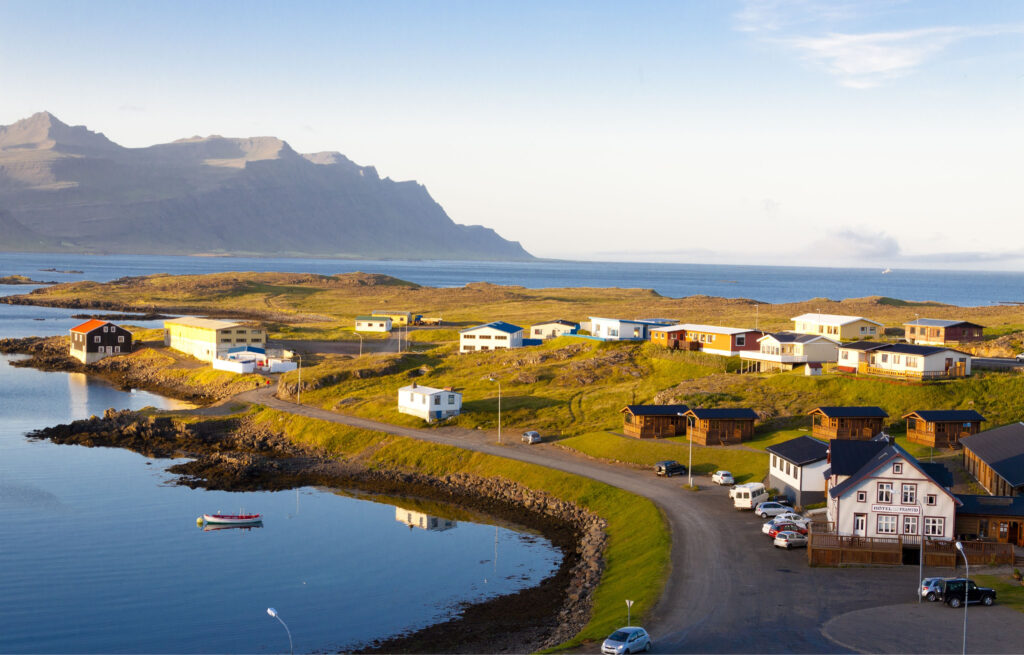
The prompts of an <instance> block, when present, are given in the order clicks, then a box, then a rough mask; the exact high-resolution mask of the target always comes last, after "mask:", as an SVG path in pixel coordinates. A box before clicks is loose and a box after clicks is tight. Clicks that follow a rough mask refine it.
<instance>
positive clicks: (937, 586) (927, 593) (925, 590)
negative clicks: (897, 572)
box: [921, 578, 945, 603]
mask: <svg viewBox="0 0 1024 655" xmlns="http://www.w3.org/2000/svg"><path fill="white" fill-rule="evenodd" d="M943 580H945V578H925V579H924V580H922V581H921V597H922V598H926V599H928V601H929V602H933V603H934V602H935V601H937V600H938V599H939V596H941V595H942V581H943Z"/></svg>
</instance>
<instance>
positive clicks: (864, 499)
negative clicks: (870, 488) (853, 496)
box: [857, 491, 868, 503]
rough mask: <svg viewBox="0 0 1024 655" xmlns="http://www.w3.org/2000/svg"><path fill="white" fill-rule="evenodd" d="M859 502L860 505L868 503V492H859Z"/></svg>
mask: <svg viewBox="0 0 1024 655" xmlns="http://www.w3.org/2000/svg"><path fill="white" fill-rule="evenodd" d="M857 502H858V503H866V502H868V492H866V491H858V492H857Z"/></svg>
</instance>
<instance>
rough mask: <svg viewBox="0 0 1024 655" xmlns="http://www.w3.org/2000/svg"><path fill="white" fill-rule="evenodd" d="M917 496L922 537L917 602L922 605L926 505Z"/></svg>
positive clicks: (918, 530)
mask: <svg viewBox="0 0 1024 655" xmlns="http://www.w3.org/2000/svg"><path fill="white" fill-rule="evenodd" d="M915 496H917V498H916V500H917V534H918V536H919V537H920V538H921V544H920V546H919V547H918V548H919V551H918V555H917V578H918V583H917V604H918V605H920V604H921V601H922V600H924V599H923V597H922V596H921V581H923V580H924V507H923V506H922V505H921V497H920V496H918V495H917V494H915Z"/></svg>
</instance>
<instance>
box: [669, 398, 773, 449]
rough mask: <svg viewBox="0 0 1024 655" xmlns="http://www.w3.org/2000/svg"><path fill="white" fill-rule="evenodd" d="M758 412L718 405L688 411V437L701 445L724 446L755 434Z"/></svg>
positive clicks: (744, 439)
mask: <svg viewBox="0 0 1024 655" xmlns="http://www.w3.org/2000/svg"><path fill="white" fill-rule="evenodd" d="M756 420H757V412H755V411H754V410H752V409H747V408H729V407H717V408H713V409H691V410H689V411H688V412H686V438H687V439H689V440H690V441H692V442H694V443H696V444H700V445H701V446H724V445H727V444H734V443H740V442H741V441H747V440H749V439H750V438H751V437H752V436H754V421H756Z"/></svg>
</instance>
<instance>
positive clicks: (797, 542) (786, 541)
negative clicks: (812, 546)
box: [772, 530, 807, 550]
mask: <svg viewBox="0 0 1024 655" xmlns="http://www.w3.org/2000/svg"><path fill="white" fill-rule="evenodd" d="M772 544H773V545H774V546H775V547H776V548H785V549H786V550H789V549H790V548H806V547H807V537H806V536H804V535H802V534H800V533H799V532H794V531H793V530H783V531H782V532H780V533H779V534H777V535H775V540H774V541H773V542H772Z"/></svg>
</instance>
